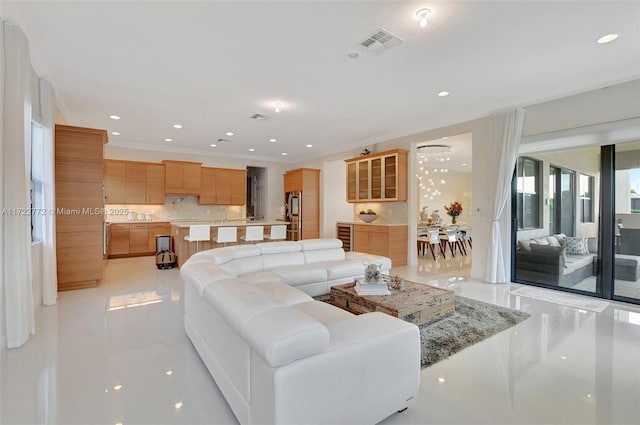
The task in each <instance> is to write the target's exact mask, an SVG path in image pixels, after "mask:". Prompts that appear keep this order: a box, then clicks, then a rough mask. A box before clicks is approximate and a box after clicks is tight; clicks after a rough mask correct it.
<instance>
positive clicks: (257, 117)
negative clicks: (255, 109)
mask: <svg viewBox="0 0 640 425" xmlns="http://www.w3.org/2000/svg"><path fill="white" fill-rule="evenodd" d="M249 118H251V119H252V120H267V119H269V118H271V117H270V116H269V115H265V114H258V113H255V114H253V115H251V116H250V117H249Z"/></svg>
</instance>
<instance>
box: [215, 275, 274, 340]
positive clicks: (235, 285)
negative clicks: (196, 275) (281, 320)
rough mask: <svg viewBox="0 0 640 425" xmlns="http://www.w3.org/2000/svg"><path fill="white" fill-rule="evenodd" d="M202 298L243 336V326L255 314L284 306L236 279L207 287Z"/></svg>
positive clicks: (252, 286)
mask: <svg viewBox="0 0 640 425" xmlns="http://www.w3.org/2000/svg"><path fill="white" fill-rule="evenodd" d="M203 297H204V299H205V300H206V301H207V302H208V303H209V304H211V306H212V307H213V308H214V309H216V310H217V311H218V313H219V314H220V315H221V316H222V317H223V318H224V319H225V321H226V322H227V323H228V324H229V326H231V327H232V328H233V329H234V330H235V331H236V332H237V333H238V334H240V335H243V334H244V329H245V326H246V325H247V323H248V322H249V321H250V320H251V318H252V317H253V316H255V315H256V314H258V313H260V312H263V311H265V310H269V309H273V308H279V307H284V306H285V304H283V303H281V302H278V301H275V300H274V299H273V298H272V297H271V296H270V295H269V294H267V293H266V292H264V291H263V290H261V289H259V288H258V287H257V286H255V285H251V284H248V283H246V282H243V281H242V280H240V279H237V278H232V279H225V280H219V281H217V282H213V283H211V284H209V285H207V286H206V287H205V289H204V292H203Z"/></svg>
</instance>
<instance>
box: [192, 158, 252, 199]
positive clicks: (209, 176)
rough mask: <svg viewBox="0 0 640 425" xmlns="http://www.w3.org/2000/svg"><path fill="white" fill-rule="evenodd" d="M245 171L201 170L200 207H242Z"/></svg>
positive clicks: (244, 193)
mask: <svg viewBox="0 0 640 425" xmlns="http://www.w3.org/2000/svg"><path fill="white" fill-rule="evenodd" d="M246 181H247V171H246V170H234V169H228V168H208V167H203V168H202V184H201V187H200V198H199V199H198V203H199V204H201V205H244V204H245V203H246V187H247V184H246Z"/></svg>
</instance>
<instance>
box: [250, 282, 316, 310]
mask: <svg viewBox="0 0 640 425" xmlns="http://www.w3.org/2000/svg"><path fill="white" fill-rule="evenodd" d="M257 286H258V287H259V288H260V289H262V290H263V291H264V292H266V293H268V294H269V295H271V296H272V297H273V298H275V299H276V300H278V302H281V303H283V304H286V305H295V304H299V303H308V302H311V301H313V298H311V297H310V296H309V295H307V294H305V293H304V292H302V291H300V290H299V289H295V288H293V287H291V286H289V285H287V284H285V283H282V282H278V281H275V282H274V281H272V282H264V283H258V284H257ZM322 304H326V303H322Z"/></svg>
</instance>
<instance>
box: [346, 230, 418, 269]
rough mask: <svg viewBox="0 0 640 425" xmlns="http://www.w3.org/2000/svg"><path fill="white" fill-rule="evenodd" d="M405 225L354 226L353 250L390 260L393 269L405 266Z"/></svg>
mask: <svg viewBox="0 0 640 425" xmlns="http://www.w3.org/2000/svg"><path fill="white" fill-rule="evenodd" d="M407 229H408V227H407V226H406V225H399V226H387V225H382V224H381V225H373V224H356V225H354V226H353V232H354V235H353V250H354V251H356V252H366V253H369V254H374V255H383V256H385V257H389V258H391V262H392V265H393V266H394V267H397V266H404V265H406V264H407Z"/></svg>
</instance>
